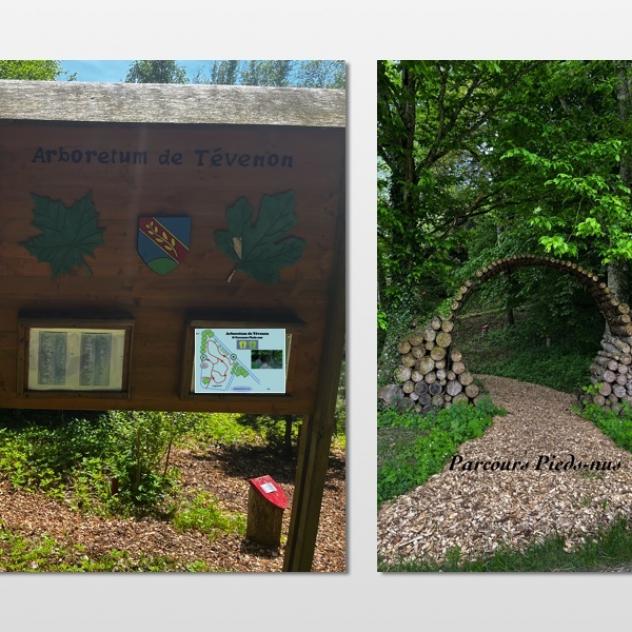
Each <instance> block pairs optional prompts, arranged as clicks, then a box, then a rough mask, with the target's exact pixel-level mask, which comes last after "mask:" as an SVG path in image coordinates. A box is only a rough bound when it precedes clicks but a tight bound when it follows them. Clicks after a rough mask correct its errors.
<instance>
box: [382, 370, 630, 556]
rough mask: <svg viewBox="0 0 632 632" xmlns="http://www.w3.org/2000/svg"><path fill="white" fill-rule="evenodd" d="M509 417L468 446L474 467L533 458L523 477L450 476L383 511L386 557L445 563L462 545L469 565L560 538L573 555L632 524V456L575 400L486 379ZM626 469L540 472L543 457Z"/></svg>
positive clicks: (446, 474)
mask: <svg viewBox="0 0 632 632" xmlns="http://www.w3.org/2000/svg"><path fill="white" fill-rule="evenodd" d="M478 377H480V378H481V379H482V381H483V383H484V384H485V387H486V388H487V389H488V390H489V392H490V393H491V395H492V399H493V400H494V403H495V404H497V405H499V406H501V407H503V408H505V409H506V410H507V412H508V414H507V416H505V417H497V418H495V419H494V423H493V425H492V426H491V427H490V428H489V429H488V430H487V432H486V433H485V435H484V436H483V437H481V438H479V439H475V440H473V441H469V442H467V443H465V444H463V445H462V446H461V448H460V450H459V453H460V454H461V455H463V456H464V457H465V459H468V460H477V459H478V460H481V461H485V460H491V461H493V460H506V459H513V460H522V461H525V460H529V461H530V462H531V467H529V468H528V469H526V470H524V471H510V472H504V471H503V472H501V471H494V472H491V471H480V470H479V471H477V472H467V471H456V470H455V471H450V469H449V464H448V465H446V467H445V468H444V470H443V471H442V472H441V473H439V474H436V475H434V476H432V477H431V478H430V479H429V480H428V481H427V482H426V483H425V484H424V485H422V486H420V487H418V488H416V489H415V490H413V491H411V492H409V493H407V494H404V495H402V496H399V497H398V498H396V499H395V500H393V501H392V502H389V503H386V504H385V505H383V506H382V508H381V510H380V512H379V530H378V552H379V557H380V560H381V561H382V562H384V563H386V564H395V563H397V562H400V561H402V560H432V561H434V562H439V563H440V562H443V561H445V559H446V556H447V555H448V554H449V552H450V551H451V550H454V549H455V548H456V547H458V548H459V549H460V551H461V555H462V558H463V559H475V558H478V557H481V556H485V555H488V554H491V553H493V552H494V551H495V550H497V549H498V548H499V547H501V546H506V547H510V548H512V549H516V550H524V549H526V548H527V547H528V546H529V545H530V544H533V543H534V542H541V541H543V540H545V539H546V538H548V537H551V536H553V535H561V536H562V537H563V538H564V539H565V547H566V548H567V549H568V550H572V549H573V548H574V547H577V546H579V545H580V544H581V543H582V542H584V541H585V539H587V538H592V537H594V536H595V535H596V534H597V532H598V531H599V530H600V529H601V528H604V527H606V526H608V525H610V524H612V523H613V522H614V521H616V520H617V519H618V518H621V517H625V518H629V519H632V455H631V454H630V453H629V452H626V451H625V450H622V449H620V448H618V447H617V446H616V445H615V444H614V443H613V442H612V441H611V440H610V439H609V438H608V437H606V436H605V435H604V434H603V433H601V432H600V431H599V430H598V429H597V428H596V427H595V426H594V425H593V424H591V423H590V422H588V421H586V420H584V419H582V418H581V417H578V416H577V415H575V414H574V413H573V412H572V411H571V406H572V405H573V404H574V398H573V397H572V396H571V395H568V394H565V393H561V392H559V391H555V390H553V389H550V388H546V387H543V386H538V385H535V384H527V383H525V382H519V381H517V380H512V379H507V378H499V377H491V376H478ZM553 454H554V455H557V456H558V457H564V456H565V455H568V454H573V455H574V456H575V458H576V459H580V460H583V461H588V462H590V461H593V460H595V459H598V460H600V461H612V462H618V461H620V462H621V467H620V468H619V469H618V470H616V471H603V472H595V471H576V470H569V471H562V472H550V471H546V470H543V471H536V470H535V469H534V465H535V461H537V458H538V456H539V455H553Z"/></svg>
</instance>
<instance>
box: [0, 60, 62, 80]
mask: <svg viewBox="0 0 632 632" xmlns="http://www.w3.org/2000/svg"><path fill="white" fill-rule="evenodd" d="M61 74H62V68H61V64H60V62H58V61H54V60H52V59H0V79H31V80H40V81H53V80H55V79H57V78H58V77H59V76H60V75H61Z"/></svg>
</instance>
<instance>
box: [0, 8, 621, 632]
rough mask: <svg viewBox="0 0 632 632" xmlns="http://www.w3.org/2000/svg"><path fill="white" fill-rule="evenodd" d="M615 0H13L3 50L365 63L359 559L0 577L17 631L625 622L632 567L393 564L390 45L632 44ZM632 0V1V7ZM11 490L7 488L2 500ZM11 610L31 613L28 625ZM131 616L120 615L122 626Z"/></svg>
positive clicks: (591, 51) (574, 51)
mask: <svg viewBox="0 0 632 632" xmlns="http://www.w3.org/2000/svg"><path fill="white" fill-rule="evenodd" d="M626 4H627V3H623V2H616V1H614V0H603V1H602V2H600V3H593V2H585V1H576V2H574V3H568V4H567V5H566V6H565V5H564V4H563V3H561V2H559V3H557V4H555V3H554V1H553V0H547V1H543V0H532V1H531V2H529V3H526V2H525V3H523V4H519V3H517V2H509V1H508V0H505V1H504V2H502V1H500V0H498V1H497V0H486V1H482V2H481V1H479V2H473V1H470V2H467V0H461V1H459V2H455V1H452V2H446V1H443V2H442V1H441V0H437V2H436V3H434V4H431V5H428V6H425V5H424V3H423V1H422V0H419V1H417V2H404V1H402V0H392V1H390V2H381V3H379V4H378V3H376V2H372V1H371V2H364V3H356V4H352V3H344V2H343V1H342V0H336V1H333V0H320V1H319V2H315V1H313V2H310V3H307V2H303V3H301V2H300V0H293V1H290V0H268V1H267V2H262V1H261V0H259V1H257V2H255V1H254V0H241V1H239V2H235V1H233V2H226V3H225V4H221V5H220V4H219V3H218V2H212V0H205V1H199V0H198V1H194V0H178V2H162V3H159V2H158V1H157V0H152V1H151V2H149V1H148V0H141V1H137V2H132V1H130V0H125V1H122V0H110V1H109V2H106V1H101V2H100V3H96V2H89V1H86V0H81V1H77V0H74V1H73V0H70V1H63V0H62V1H61V2H51V1H49V2H43V1H42V2H27V1H24V2H20V3H19V4H18V3H17V2H11V3H10V4H9V5H8V6H6V3H5V6H3V9H2V11H1V13H0V16H1V17H0V29H1V31H0V33H1V35H0V58H5V59H6V58H15V57H29V58H40V57H41V58H49V59H51V58H52V59H64V58H66V59H113V58H118V59H135V58H140V57H142V58H162V59H164V58H168V59H211V58H236V59H257V58H286V59H307V58H322V59H331V58H336V59H345V60H347V62H348V64H349V127H348V139H349V152H348V165H349V171H348V182H349V187H348V198H349V201H350V204H349V224H348V234H349V240H348V243H349V255H348V259H349V265H348V270H349V276H348V279H349V280H348V288H349V292H348V307H349V309H348V376H349V384H348V393H349V397H350V402H349V420H350V424H349V468H348V470H349V505H348V508H349V515H350V520H349V534H350V538H349V541H350V546H349V554H350V573H349V574H348V575H340V576H336V575H328V576H317V575H309V576H296V575H283V576H282V575H217V576H214V575H208V576H205V575H195V576H173V575H161V576H139V575H126V576H107V575H106V576H104V575H91V576H41V575H39V576H16V575H8V576H6V577H2V578H0V625H1V626H2V630H12V629H14V626H15V629H16V630H30V629H38V630H47V631H48V630H58V629H59V630H62V629H63V630H66V631H68V632H70V631H74V630H82V631H83V630H90V631H91V632H92V631H100V630H108V631H109V630H112V629H123V630H127V629H131V628H132V627H133V628H135V629H139V630H152V631H154V630H156V631H157V630H182V629H217V628H218V626H222V628H224V629H227V630H231V631H232V630H234V629H237V630H241V629H245V628H246V626H249V628H250V629H257V630H275V631H280V630H293V631H295V630H297V631H300V632H307V631H311V630H334V629H335V630H343V629H346V628H348V629H351V627H352V626H353V628H354V629H363V628H369V629H371V630H382V629H383V630H393V629H399V628H406V629H408V628H413V627H414V628H417V629H419V628H421V629H428V630H435V629H438V627H439V626H438V625H437V624H440V629H442V630H444V629H445V630H456V629H459V630H461V629H462V630H467V631H468V632H469V631H470V630H497V629H501V628H503V629H504V628H505V627H507V629H511V630H512V632H513V631H520V630H547V631H548V630H551V629H553V627H554V626H555V627H557V626H559V627H560V628H561V629H564V630H567V629H574V630H592V629H595V626H596V625H599V626H600V628H602V629H604V628H608V627H610V628H611V629H612V628H614V627H616V626H617V624H622V623H628V624H629V620H630V595H631V594H632V575H599V576H595V575H531V576H528V575H458V576H455V575H425V574H422V575H379V574H378V573H376V571H375V541H376V526H375V507H376V494H375V485H376V476H375V456H376V446H375V406H374V397H373V396H372V392H373V390H374V385H375V367H376V362H375V295H376V274H375V262H376V256H375V246H376V236H375V233H376V213H375V199H376V187H375V155H376V150H375V147H376V131H375V113H376V106H375V99H376V89H375V61H376V59H378V58H415V59H423V58H441V57H448V58H457V59H458V58H460V59H463V58H490V57H493V58H513V59H522V58H525V59H527V58H538V59H547V58H586V59H588V58H602V59H619V58H631V57H632V39H631V36H632V28H631V27H630V25H631V24H632V21H631V20H630V17H631V14H632V8H631V7H630V5H629V4H627V6H626ZM623 7H625V8H623ZM1 506H2V501H1V497H0V516H1V513H2V510H1ZM10 624H13V626H12V625H10ZM115 626H116V627H115Z"/></svg>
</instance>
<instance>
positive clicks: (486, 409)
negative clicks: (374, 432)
mask: <svg viewBox="0 0 632 632" xmlns="http://www.w3.org/2000/svg"><path fill="white" fill-rule="evenodd" d="M500 414H504V411H503V410H502V409H500V408H497V407H496V406H494V404H493V403H492V402H491V400H490V399H489V398H487V397H483V398H481V400H480V401H479V402H477V405H476V406H471V405H469V404H464V403H459V404H455V405H454V406H451V407H450V408H445V409H443V410H440V411H439V412H436V413H431V414H429V415H417V414H415V413H404V414H401V413H397V412H394V411H392V410H388V411H384V412H382V413H379V415H378V429H380V430H382V431H385V430H387V431H389V432H393V431H395V432H397V431H405V432H404V433H403V440H402V441H397V440H395V441H393V442H391V444H390V445H389V446H384V445H382V446H378V457H379V461H380V464H379V466H378V502H380V503H381V502H384V501H385V500H388V499H389V498H393V497H395V496H398V495H400V494H403V493H405V492H407V491H409V490H411V489H413V488H415V487H417V486H418V485H421V484H423V483H424V482H425V481H427V480H428V478H430V476H432V475H433V474H436V473H437V472H440V471H441V470H442V469H443V466H444V465H445V463H446V462H447V460H448V459H449V458H450V457H451V456H453V455H454V454H455V453H456V452H457V449H458V447H459V445H460V444H461V443H463V442H464V441H468V440H469V439H474V438H476V437H480V436H481V435H482V434H483V433H484V432H485V430H486V428H487V427H488V426H489V425H490V424H491V422H492V418H493V417H494V415H500ZM411 431H414V435H413V437H412V438H411V436H410V432H411Z"/></svg>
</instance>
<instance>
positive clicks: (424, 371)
mask: <svg viewBox="0 0 632 632" xmlns="http://www.w3.org/2000/svg"><path fill="white" fill-rule="evenodd" d="M526 266H544V267H548V268H553V269H556V270H560V271H562V272H566V273H569V274H572V275H573V276H575V278H577V279H578V281H579V282H580V283H581V284H582V285H584V286H585V287H586V290H587V291H588V292H589V293H590V294H591V296H592V297H593V298H594V300H595V302H596V304H597V307H598V308H599V310H600V311H601V313H602V314H603V316H604V318H605V319H606V322H607V323H608V329H609V332H610V333H609V334H608V335H606V336H604V338H603V340H602V342H601V350H600V351H599V353H598V354H597V357H596V358H595V361H594V362H593V365H592V382H593V384H594V385H595V387H594V388H595V389H597V391H598V392H596V393H594V394H592V395H591V396H590V397H588V396H587V397H585V398H583V401H584V403H587V401H592V402H594V403H595V404H598V405H599V406H606V407H609V408H612V409H613V410H615V411H618V410H620V409H621V407H622V403H623V402H628V403H630V404H631V405H632V316H631V314H630V307H629V306H628V305H626V304H625V303H622V302H621V301H619V299H618V298H617V297H616V295H615V294H614V292H612V290H611V289H610V288H609V287H608V286H607V284H606V283H604V282H603V281H600V279H599V277H598V276H597V275H595V274H593V273H592V272H590V271H589V270H586V269H584V268H582V267H581V266H579V265H577V264H576V263H573V262H570V261H560V260H558V259H553V258H550V257H537V256H532V255H523V256H515V257H508V258H505V259H498V260H496V261H494V262H492V263H490V264H489V265H488V266H485V267H484V268H481V269H480V270H478V271H477V272H476V274H475V275H474V276H473V277H472V278H471V279H469V280H467V281H465V283H463V285H462V286H461V287H460V288H459V289H458V291H457V292H456V294H455V295H454V298H453V300H452V303H451V305H450V308H451V312H450V314H449V315H448V316H446V317H439V316H435V317H434V318H433V319H432V320H431V321H430V322H429V323H428V325H427V326H426V327H424V328H423V329H421V330H417V331H414V332H413V333H412V334H410V335H409V336H408V337H407V338H405V339H404V340H402V341H401V342H400V344H399V353H400V365H399V367H398V369H397V370H396V371H395V382H396V384H389V385H388V386H386V387H383V388H382V389H381V390H380V394H379V397H380V399H381V400H382V401H383V402H385V403H386V405H393V404H397V406H398V407H399V408H400V409H403V410H408V409H411V408H414V410H416V411H417V412H428V411H429V410H431V409H433V408H443V407H446V406H450V405H452V404H453V403H456V402H476V400H477V398H478V397H479V393H480V389H479V387H478V386H477V385H476V384H475V383H474V378H473V377H472V374H471V373H470V372H469V371H467V370H466V368H465V365H464V364H463V361H462V357H461V353H460V352H459V351H457V349H455V348H454V346H453V344H452V331H453V329H454V319H455V317H456V314H457V312H459V311H460V310H461V308H462V307H463V304H464V303H465V301H466V300H467V299H468V298H469V296H471V294H472V292H473V291H474V290H475V289H477V288H478V287H479V286H480V284H481V283H483V282H484V281H486V280H487V279H489V278H491V277H493V276H496V275H498V274H500V273H502V272H506V273H508V274H510V273H511V272H512V270H513V269H514V268H518V267H526Z"/></svg>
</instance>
